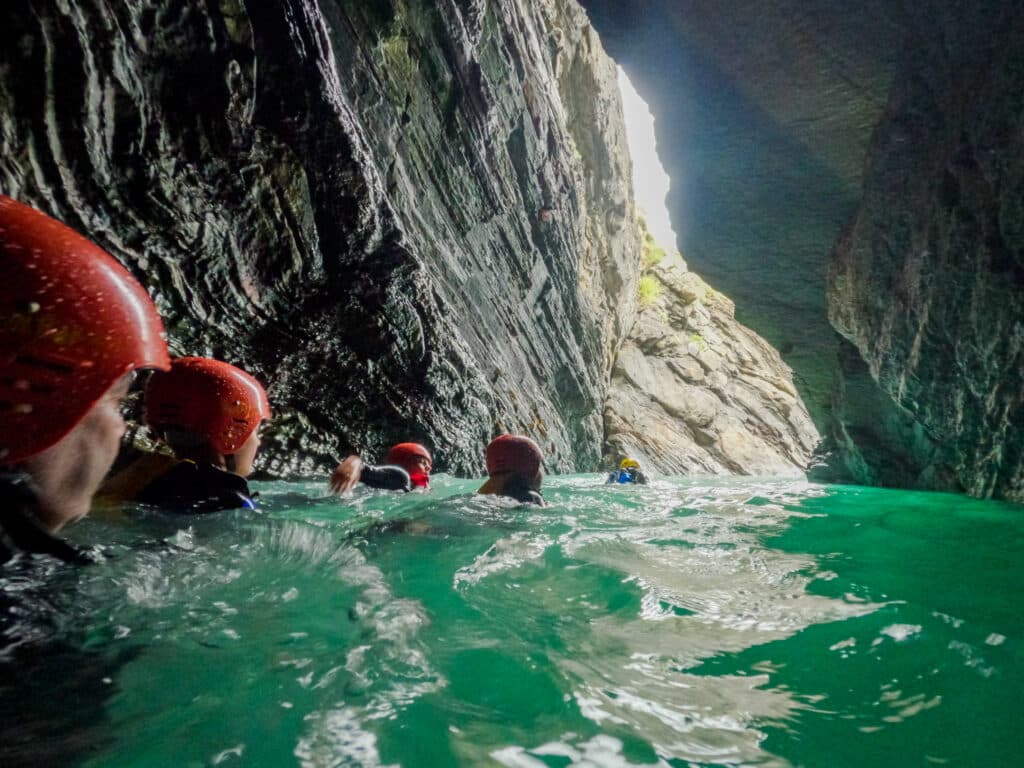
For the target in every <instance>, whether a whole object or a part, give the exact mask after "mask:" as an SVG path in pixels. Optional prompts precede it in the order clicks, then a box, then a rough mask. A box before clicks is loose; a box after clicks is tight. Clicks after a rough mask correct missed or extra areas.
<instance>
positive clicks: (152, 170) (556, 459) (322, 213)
mask: <svg viewBox="0 0 1024 768" xmlns="http://www.w3.org/2000/svg"><path fill="white" fill-rule="evenodd" d="M0 189H2V191H3V192H5V193H7V194H10V195H12V196H15V197H18V198H20V199H22V200H25V201H26V202H29V203H32V204H35V205H37V206H38V207H40V208H42V209H43V210H46V211H48V212H49V213H51V214H52V215H54V216H55V217H57V218H59V219H61V220H63V221H65V222H67V223H68V224H70V225H71V226H73V227H75V228H77V229H79V230H81V231H83V232H85V233H87V234H89V235H90V236H91V237H93V238H94V239H96V240H97V241H98V242H100V243H101V244H102V245H104V246H105V247H107V248H108V249H109V250H110V251H111V252H112V253H114V254H115V255H116V256H117V257H118V258H119V259H121V260H122V261H124V262H125V263H126V264H127V265H128V266H129V267H130V268H131V269H132V270H133V271H134V272H135V273H136V274H137V275H138V276H139V277H140V279H142V280H143V281H144V282H145V283H146V284H147V285H148V286H149V288H150V289H151V292H153V293H154V295H155V296H156V298H157V301H158V303H159V305H160V308H161V311H162V313H163V314H164V316H165V318H166V319H167V324H168V329H169V332H170V335H171V342H172V347H173V348H174V349H175V350H176V351H178V352H181V353H184V352H188V353H192V354H212V355H216V356H218V357H221V358H224V359H227V360H230V361H232V362H236V363H238V364H240V365H243V366H244V367H246V368H248V369H250V370H252V371H253V372H254V373H256V374H257V375H259V376H260V377H261V378H263V379H264V380H265V381H267V382H269V383H270V394H271V397H272V400H273V402H274V404H275V409H276V411H277V414H278V418H277V419H276V424H277V426H278V429H277V433H276V435H274V436H273V438H272V440H271V445H270V446H269V447H268V450H267V453H266V456H267V463H268V466H269V468H270V469H271V470H272V471H276V472H288V471H297V470H312V469H314V468H318V467H319V468H322V467H324V466H325V465H327V464H329V463H330V461H331V457H332V455H333V454H336V453H337V452H339V451H344V450H348V449H353V448H354V449H359V450H363V451H369V452H370V453H371V454H373V453H375V452H378V451H379V450H380V449H381V448H382V447H383V446H384V445H386V444H388V443H390V442H392V441H394V440H397V439H408V438H414V439H421V440H424V441H425V442H428V443H430V444H432V445H433V446H434V447H435V449H436V452H437V455H438V458H439V461H438V465H439V468H441V469H444V468H447V469H450V470H455V471H465V472H479V471H480V470H481V469H482V446H483V445H484V444H485V442H486V441H487V439H488V438H489V437H490V436H491V434H492V433H493V432H495V431H501V430H521V431H525V432H528V433H529V434H532V435H535V436H537V437H538V438H539V439H540V441H541V443H542V444H543V446H544V448H545V451H546V452H547V454H548V458H549V467H550V468H551V469H554V470H569V469H574V468H580V469H584V468H591V467H594V466H596V464H597V461H598V459H599V450H600V445H601V438H602V434H603V425H602V409H603V405H604V396H605V393H606V387H607V382H608V377H609V375H610V371H611V367H612V364H613V361H614V359H615V353H616V350H617V348H618V345H619V344H620V343H621V339H622V336H623V335H624V333H625V332H626V330H627V329H628V328H629V327H630V326H631V325H632V317H633V313H634V312H635V294H636V279H637V275H636V259H637V253H638V243H639V239H638V237H639V236H638V233H637V228H636V225H635V223H634V221H635V213H634V211H633V202H632V197H631V187H630V181H629V161H628V153H627V150H626V147H625V138H624V131H623V126H622V121H621V106H620V103H619V97H618V91H617V87H616V79H615V71H614V67H613V65H612V63H611V62H610V60H609V59H608V58H607V57H606V56H605V55H604V53H603V51H602V48H601V45H600V43H599V42H598V39H597V37H596V35H595V34H594V32H593V30H591V29H590V27H589V25H588V22H587V19H586V17H585V15H584V14H583V12H582V11H581V9H580V8H579V7H578V6H577V5H576V4H575V2H573V1H572V0H530V1H529V2H527V0H494V1H493V2H482V0H440V2H432V1H428V0H384V1H383V2H380V1H377V0H373V1H371V0H365V1H362V0H353V1H352V2H345V3H325V2H318V1H317V0H279V1H278V2H255V1H252V2H245V1H243V0H220V2H218V3H207V2H200V1H199V0H180V1H173V2H172V1H171V0H141V1H140V2H133V3H86V2H82V3H68V2H61V1H60V0H38V1H32V0H9V2H6V3H4V4H3V8H2V9H0ZM290 457H297V458H290Z"/></svg>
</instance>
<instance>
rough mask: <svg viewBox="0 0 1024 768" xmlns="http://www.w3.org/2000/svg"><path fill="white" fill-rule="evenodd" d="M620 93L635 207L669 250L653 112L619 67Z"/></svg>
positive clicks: (665, 184)
mask: <svg viewBox="0 0 1024 768" xmlns="http://www.w3.org/2000/svg"><path fill="white" fill-rule="evenodd" d="M619 92H620V93H621V94H622V110H623V112H624V114H625V118H626V140H627V142H628V143H629V154H630V156H631V157H632V158H633V187H634V194H635V195H636V204H637V208H639V209H640V213H642V214H643V216H644V218H645V219H646V220H647V228H648V230H649V231H650V233H651V234H652V235H654V239H655V241H656V242H657V243H658V245H660V246H661V247H662V248H665V249H666V250H668V251H669V252H672V251H675V250H676V248H678V246H677V244H676V243H677V241H676V233H675V230H673V229H672V221H671V220H670V218H669V215H668V208H667V207H666V206H665V198H666V196H667V195H668V190H669V184H670V181H669V176H668V174H667V173H665V168H664V166H662V164H661V160H659V159H658V150H657V147H656V146H655V140H654V115H652V114H651V111H650V109H649V108H648V106H647V102H646V101H644V100H643V99H642V98H640V94H638V93H637V92H636V89H635V88H634V87H633V84H632V83H631V82H630V81H629V77H627V76H626V73H625V71H623V69H622V67H619Z"/></svg>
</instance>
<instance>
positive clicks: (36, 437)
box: [0, 195, 170, 563]
mask: <svg viewBox="0 0 1024 768" xmlns="http://www.w3.org/2000/svg"><path fill="white" fill-rule="evenodd" d="M169 366H170V359H169V357H168V355H167V344H166V341H165V337H164V328H163V323H161V321H160V318H159V316H158V315H157V312H156V307H155V306H154V305H153V302H152V301H151V300H150V298H149V296H148V294H147V293H146V291H145V290H144V289H143V287H142V286H141V285H140V284H139V283H138V282H137V281H136V280H135V278H133V277H132V276H131V274H130V273H129V272H128V271H127V270H126V269H125V268H124V267H122V266H121V265H120V264H119V263H118V262H117V261H116V260H115V259H114V258H113V257H112V256H110V255H109V254H107V253H106V252H105V251H103V250H102V249H101V248H99V247H98V246H96V245H94V244H93V243H91V242H89V241H88V240H86V239H85V238H84V237H82V236H81V235H79V234H78V233H77V232H75V231H74V230H72V229H69V228H68V227H66V226H64V225H63V224H61V223H60V222H58V221H55V220H54V219H51V218H50V217H49V216H46V215H45V214H43V213H41V212H39V211H37V210H35V209H34V208H31V207H29V206H27V205H23V204H22V203H19V202H17V201H15V200H12V199H11V198H9V197H6V196H3V195H0V563H3V562H7V561H8V560H10V559H11V558H12V557H14V555H15V554H17V553H19V552H30V553H44V554H48V555H52V556H54V557H57V558H59V559H61V560H64V561H68V562H82V561H84V560H86V558H85V556H84V555H83V554H82V553H80V552H78V551H77V550H76V549H75V548H73V547H71V546H70V545H69V544H67V543H66V542H64V541H62V540H61V539H59V538H57V537H56V536H54V534H55V533H57V532H58V531H59V530H60V529H61V528H62V527H63V526H64V525H66V524H67V523H69V522H71V521H73V520H77V519H79V518H81V517H84V516H85V515H86V514H87V513H88V512H89V508H90V505H91V503H92V498H93V495H94V494H95V492H96V490H97V488H99V486H100V483H101V482H102V481H103V477H104V475H106V473H107V471H108V470H109V469H110V467H111V465H112V464H113V462H114V459H115V457H116V456H117V451H118V448H119V446H120V443H121V437H122V435H123V434H124V431H125V423H124V419H123V418H122V416H121V410H120V406H121V400H122V399H123V398H124V396H125V395H126V394H127V393H128V388H129V386H130V383H131V378H132V375H133V372H134V371H136V370H138V369H140V368H157V369H162V370H166V369H167V368H169Z"/></svg>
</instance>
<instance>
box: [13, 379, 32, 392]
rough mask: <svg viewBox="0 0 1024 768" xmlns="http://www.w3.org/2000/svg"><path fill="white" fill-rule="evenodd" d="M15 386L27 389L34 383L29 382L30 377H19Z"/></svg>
mask: <svg viewBox="0 0 1024 768" xmlns="http://www.w3.org/2000/svg"><path fill="white" fill-rule="evenodd" d="M14 388H15V389H21V390H26V389H31V388H32V385H31V384H30V383H29V382H28V379H18V380H17V381H15V382H14Z"/></svg>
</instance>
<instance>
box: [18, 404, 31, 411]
mask: <svg viewBox="0 0 1024 768" xmlns="http://www.w3.org/2000/svg"><path fill="white" fill-rule="evenodd" d="M14 412H15V413H32V403H17V404H15V406H14Z"/></svg>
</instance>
